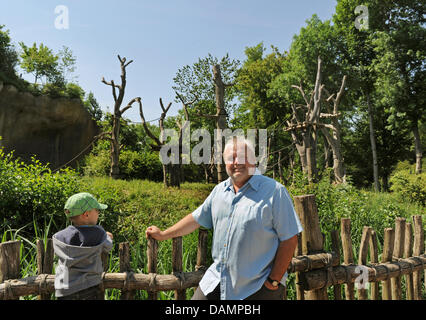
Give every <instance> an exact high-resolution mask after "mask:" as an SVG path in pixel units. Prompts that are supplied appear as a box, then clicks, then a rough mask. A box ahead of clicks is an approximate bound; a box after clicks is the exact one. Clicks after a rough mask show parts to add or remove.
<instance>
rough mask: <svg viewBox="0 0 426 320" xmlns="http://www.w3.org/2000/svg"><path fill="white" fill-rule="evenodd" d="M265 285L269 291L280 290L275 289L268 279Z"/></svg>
mask: <svg viewBox="0 0 426 320" xmlns="http://www.w3.org/2000/svg"><path fill="white" fill-rule="evenodd" d="M263 284H264V285H265V287H266V288H268V289H269V290H278V287H279V285H278V286H276V287H274V286H273V285H272V284H271V283H270V282H269V281H268V279H266V281H265V282H264V283H263Z"/></svg>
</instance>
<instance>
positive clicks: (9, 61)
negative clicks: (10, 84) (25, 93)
mask: <svg viewBox="0 0 426 320" xmlns="http://www.w3.org/2000/svg"><path fill="white" fill-rule="evenodd" d="M3 28H4V25H0V72H1V73H3V74H4V75H5V76H6V77H8V78H12V79H13V78H16V74H15V67H16V66H17V64H18V54H17V53H16V50H15V48H14V47H13V45H12V44H11V39H10V36H9V30H6V31H3V30H2V29H3Z"/></svg>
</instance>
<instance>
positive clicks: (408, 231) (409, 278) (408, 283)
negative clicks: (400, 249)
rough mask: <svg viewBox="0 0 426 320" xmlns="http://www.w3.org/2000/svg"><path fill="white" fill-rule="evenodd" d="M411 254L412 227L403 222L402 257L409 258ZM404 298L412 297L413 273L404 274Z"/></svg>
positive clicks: (410, 298) (411, 298)
mask: <svg viewBox="0 0 426 320" xmlns="http://www.w3.org/2000/svg"><path fill="white" fill-rule="evenodd" d="M412 255H413V228H412V227H411V223H409V222H407V223H406V224H405V241H404V258H410V257H411V256H412ZM405 288H406V300H413V299H414V287H413V274H412V273H410V274H407V275H406V276H405Z"/></svg>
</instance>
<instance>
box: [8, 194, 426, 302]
mask: <svg viewBox="0 0 426 320" xmlns="http://www.w3.org/2000/svg"><path fill="white" fill-rule="evenodd" d="M294 203H295V208H296V212H297V213H298V215H299V218H300V220H301V222H302V225H303V228H304V231H303V232H302V233H301V235H299V237H298V240H299V241H298V246H297V249H296V252H295V256H294V257H293V259H292V261H291V263H290V266H289V267H288V270H287V271H288V272H289V273H295V274H296V276H295V287H296V298H297V300H305V299H306V300H325V299H328V297H329V294H330V293H331V292H328V290H327V289H328V288H330V290H331V289H332V291H333V295H332V296H333V297H334V299H335V300H341V299H343V295H342V285H344V299H346V300H353V299H356V298H357V299H359V300H365V299H371V300H380V299H382V300H400V299H402V296H403V293H402V285H401V280H402V277H405V292H406V294H405V297H406V299H407V300H422V296H423V295H424V294H425V290H424V289H422V277H424V270H425V269H426V253H425V238H424V229H423V224H422V216H420V215H417V216H413V217H412V219H413V223H410V222H408V221H406V219H404V218H397V219H396V221H395V228H394V229H392V228H386V229H385V230H384V243H383V246H382V248H383V250H382V254H381V259H380V261H379V252H378V243H377V238H376V233H375V231H374V230H373V229H372V228H371V227H364V229H363V233H362V238H361V243H360V247H359V253H358V257H357V261H356V262H355V257H354V254H353V248H352V240H351V220H350V219H347V218H343V219H341V225H340V239H339V232H338V231H337V230H336V231H333V232H331V240H332V241H331V242H332V251H331V252H324V250H323V246H324V235H323V234H321V231H320V227H319V219H318V212H317V207H316V203H315V196H313V195H307V196H297V197H294ZM207 238H208V232H207V231H206V230H202V229H200V230H199V237H198V251H197V261H196V268H195V271H193V272H182V238H174V239H173V249H172V262H173V274H169V275H161V274H157V273H156V272H157V267H156V266H157V248H158V244H157V242H156V241H155V240H153V239H148V245H147V260H148V265H147V268H148V274H141V273H133V272H132V271H131V270H130V248H129V244H128V243H120V244H119V260H120V272H119V273H106V272H104V273H103V274H102V283H101V285H102V287H103V288H104V289H108V288H115V289H120V290H121V299H127V300H130V299H133V298H134V295H135V290H146V291H147V292H148V299H153V300H154V299H157V292H158V291H169V290H174V292H175V295H174V296H175V299H177V300H181V299H185V297H186V289H188V288H191V287H197V286H198V283H199V281H200V280H201V278H202V276H203V275H204V272H205V270H206V268H207V267H208V266H207V257H208V256H207V255H208V254H210V252H208V248H207V240H208V239H207ZM368 252H369V254H368ZM341 253H343V255H342V254H341ZM368 257H369V259H368ZM103 258H104V259H105V258H106V256H104V257H103ZM105 261H106V260H105ZM104 265H107V264H106V263H104ZM37 267H38V269H37V270H38V275H37V276H33V277H27V278H23V279H19V278H20V241H9V242H4V243H0V299H1V300H6V299H18V298H19V297H21V296H26V295H38V296H39V299H50V297H51V294H52V293H53V292H54V280H55V275H53V274H51V273H52V269H53V246H52V241H51V239H49V240H48V241H47V243H46V246H45V245H44V243H43V242H42V241H40V240H39V241H37ZM424 278H426V277H424ZM424 281H425V287H426V279H425V280H424ZM366 283H368V284H369V286H368V287H369V288H367V287H365V284H366ZM380 289H381V290H380ZM380 292H381V294H380Z"/></svg>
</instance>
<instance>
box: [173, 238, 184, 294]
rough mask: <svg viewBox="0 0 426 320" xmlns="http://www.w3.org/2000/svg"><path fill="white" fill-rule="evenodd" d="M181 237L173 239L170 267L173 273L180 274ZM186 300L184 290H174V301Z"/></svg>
mask: <svg viewBox="0 0 426 320" xmlns="http://www.w3.org/2000/svg"><path fill="white" fill-rule="evenodd" d="M182 256H183V250H182V237H178V238H173V248H172V267H173V272H176V273H180V272H182V270H183V268H182ZM185 299H186V290H175V300H185Z"/></svg>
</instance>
